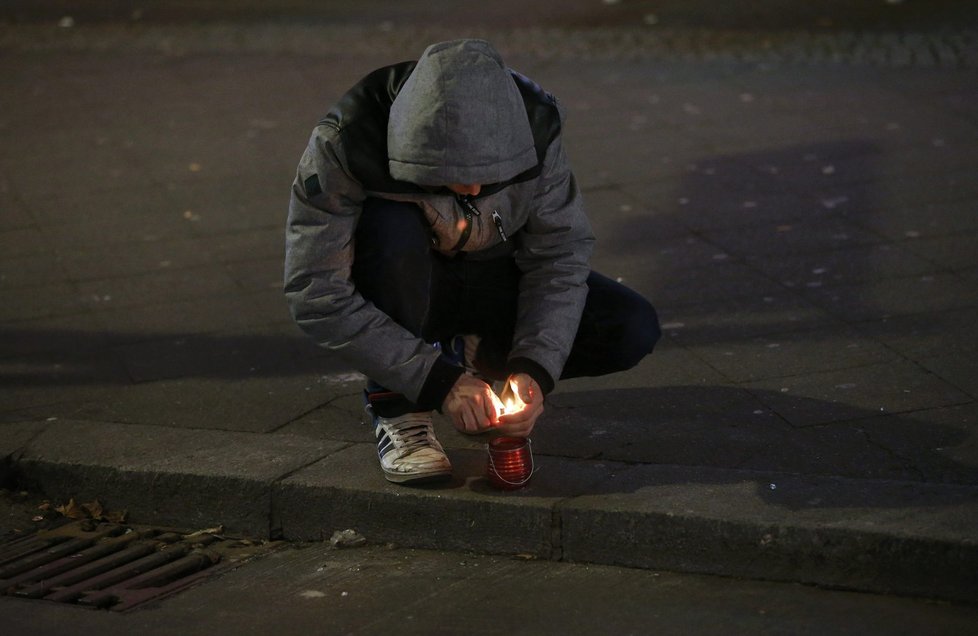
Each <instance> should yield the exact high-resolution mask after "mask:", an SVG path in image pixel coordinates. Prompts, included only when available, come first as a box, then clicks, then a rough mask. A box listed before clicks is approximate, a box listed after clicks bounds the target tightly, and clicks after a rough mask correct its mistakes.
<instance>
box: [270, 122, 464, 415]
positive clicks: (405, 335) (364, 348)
mask: <svg viewBox="0 0 978 636" xmlns="http://www.w3.org/2000/svg"><path fill="white" fill-rule="evenodd" d="M344 165H346V162H345V160H344V156H343V150H342V144H341V143H340V142H339V140H338V138H337V134H336V130H335V129H334V128H332V127H330V126H319V127H318V128H316V130H315V131H314V132H313V134H312V137H311V138H310V140H309V145H308V146H307V148H306V151H305V153H304V154H303V155H302V159H301V160H300V162H299V167H298V170H297V174H296V178H295V181H294V182H293V184H292V196H291V200H290V203H289V216H288V223H287V226H286V253H285V297H286V300H287V302H288V306H289V311H290V312H291V314H292V317H293V319H294V320H295V321H296V323H297V324H298V325H299V327H300V328H301V329H302V330H303V331H305V332H306V333H307V334H308V335H310V336H311V337H312V338H313V339H314V340H315V341H316V342H317V343H318V344H319V345H320V346H322V347H325V348H326V349H329V350H331V351H334V352H336V353H337V354H338V355H339V356H340V358H341V359H342V360H344V362H346V363H348V364H350V365H351V366H352V367H354V368H355V369H357V370H358V371H360V372H362V373H364V374H366V375H367V376H368V377H370V378H371V379H373V380H375V381H377V382H379V383H381V384H382V385H383V386H385V387H386V388H388V389H390V390H392V391H397V392H399V393H403V394H404V395H405V396H407V397H408V399H410V400H412V401H413V402H416V403H417V404H418V405H419V406H420V407H422V408H426V409H436V408H440V407H441V403H442V401H443V400H444V397H445V395H447V393H448V390H449V389H450V388H451V386H452V384H454V382H455V379H456V378H457V377H458V375H459V374H460V373H461V369H460V368H457V367H454V366H453V365H451V364H450V363H448V362H446V361H445V360H444V359H443V358H441V357H440V352H439V350H438V349H436V348H435V347H433V346H431V345H429V344H427V343H425V342H424V341H423V340H422V339H421V338H418V337H417V336H415V335H413V334H412V333H411V332H409V331H408V330H407V329H405V328H403V327H401V326H400V325H398V324H397V323H396V322H394V321H393V320H392V319H391V318H390V317H389V316H387V315H386V314H385V313H383V312H382V311H380V310H379V309H377V308H376V307H375V306H374V305H373V304H372V303H370V302H368V301H366V300H365V299H364V298H363V297H362V296H361V295H360V294H359V292H357V290H356V288H355V286H354V283H353V280H352V278H351V272H352V267H353V257H354V236H355V232H356V225H357V220H358V219H359V217H360V213H361V211H362V209H363V201H364V198H365V194H364V191H363V188H362V186H361V185H360V184H359V183H358V182H357V181H356V179H354V178H353V177H352V175H350V174H349V172H348V171H347V170H346V169H345V168H344Z"/></svg>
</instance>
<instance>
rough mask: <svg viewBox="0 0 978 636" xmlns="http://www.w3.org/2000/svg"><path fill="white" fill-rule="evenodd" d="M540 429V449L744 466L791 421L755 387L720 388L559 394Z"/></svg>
mask: <svg viewBox="0 0 978 636" xmlns="http://www.w3.org/2000/svg"><path fill="white" fill-rule="evenodd" d="M550 403H551V404H550V408H549V410H548V411H547V413H546V415H545V417H546V418H547V419H546V420H541V422H540V423H539V425H538V426H537V427H536V428H535V429H534V433H533V443H534V449H535V451H536V452H537V453H539V454H544V455H559V456H569V457H586V458H592V459H608V460H616V461H625V462H641V463H654V464H676V465H693V466H699V465H720V466H725V467H737V466H739V465H740V464H741V462H743V461H744V460H745V459H746V458H747V457H749V456H750V455H752V454H753V453H754V452H756V450H757V448H758V446H761V447H762V446H763V444H764V443H765V442H763V441H762V440H763V439H765V438H766V433H765V431H768V430H769V429H771V428H772V427H773V428H774V429H780V428H782V427H784V425H785V424H784V422H783V420H781V419H780V418H779V417H778V416H777V415H776V414H774V413H772V412H771V411H770V410H769V409H766V408H764V406H763V404H761V403H760V402H759V401H758V400H757V399H756V398H755V397H754V396H753V395H751V394H750V393H749V392H747V391H744V390H741V389H736V388H733V387H724V386H716V385H712V386H711V385H705V386H697V385H673V386H666V387H656V388H632V389H624V388H619V389H611V388H608V389H595V390H591V391H581V392H574V393H557V394H554V395H553V396H552V397H551V398H550Z"/></svg>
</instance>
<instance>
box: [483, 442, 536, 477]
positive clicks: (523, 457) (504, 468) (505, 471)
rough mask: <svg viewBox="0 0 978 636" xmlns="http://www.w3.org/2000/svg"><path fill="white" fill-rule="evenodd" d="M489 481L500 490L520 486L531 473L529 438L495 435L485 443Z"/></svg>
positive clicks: (531, 452)
mask: <svg viewBox="0 0 978 636" xmlns="http://www.w3.org/2000/svg"><path fill="white" fill-rule="evenodd" d="M486 450H487V451H488V455H489V460H488V462H487V466H486V474H487V476H488V478H489V483H490V484H492V485H493V486H495V487H496V488H500V489H502V490H516V489H517V488H522V487H523V486H525V485H526V484H527V483H528V482H529V481H530V477H531V476H532V475H533V450H532V447H531V443H530V440H529V438H526V437H496V438H494V439H491V440H489V443H488V444H486Z"/></svg>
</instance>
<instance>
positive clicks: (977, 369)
mask: <svg viewBox="0 0 978 636" xmlns="http://www.w3.org/2000/svg"><path fill="white" fill-rule="evenodd" d="M918 362H919V363H920V364H921V366H923V367H924V368H925V369H928V370H930V371H933V372H934V373H935V374H936V375H937V376H938V377H940V378H941V379H942V380H944V381H945V382H948V383H949V384H952V385H954V386H956V387H958V388H959V389H961V390H962V391H965V392H966V393H968V394H969V395H971V396H972V397H975V398H978V358H976V356H975V355H974V353H964V352H955V353H951V354H947V355H943V356H939V357H936V358H922V359H920V360H918Z"/></svg>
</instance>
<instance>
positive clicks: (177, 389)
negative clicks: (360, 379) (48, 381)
mask: <svg viewBox="0 0 978 636" xmlns="http://www.w3.org/2000/svg"><path fill="white" fill-rule="evenodd" d="M338 391H339V392H346V391H348V389H345V388H343V385H342V384H339V385H334V384H332V383H317V380H316V377H315V376H312V375H297V376H292V375H274V374H272V375H258V374H256V375H253V376H250V377H249V376H239V375H224V376H221V375H217V376H205V375H200V376H185V377H181V378H176V379H171V380H160V381H157V382H144V383H140V384H127V385H124V386H121V387H117V388H116V389H115V390H114V391H112V392H110V393H107V394H106V395H103V396H101V397H100V399H99V401H98V402H91V403H89V404H87V405H86V407H85V408H84V409H82V410H78V411H77V417H84V418H86V419H93V420H108V421H114V422H128V423H134V424H151V425H154V426H160V427H170V428H176V429H197V428H199V429H211V430H217V431H249V432H255V433H260V432H268V431H274V430H276V429H278V428H280V427H282V426H283V425H285V424H287V423H289V422H291V421H293V420H295V419H296V418H298V417H300V416H302V415H303V414H305V413H308V412H309V411H311V410H313V409H315V408H317V407H319V406H321V405H322V404H324V403H326V402H329V401H330V400H331V399H333V398H334V397H335V395H336V394H337V392H338Z"/></svg>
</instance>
